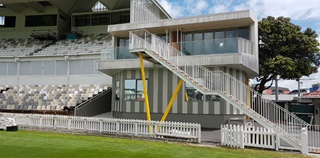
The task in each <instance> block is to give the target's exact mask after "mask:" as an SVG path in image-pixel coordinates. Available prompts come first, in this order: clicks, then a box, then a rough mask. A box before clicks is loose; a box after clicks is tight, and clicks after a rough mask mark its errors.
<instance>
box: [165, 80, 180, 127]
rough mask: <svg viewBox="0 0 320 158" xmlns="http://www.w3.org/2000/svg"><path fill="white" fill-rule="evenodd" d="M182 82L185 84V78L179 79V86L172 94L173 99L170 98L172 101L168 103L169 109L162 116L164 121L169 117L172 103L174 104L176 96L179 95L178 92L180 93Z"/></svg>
mask: <svg viewBox="0 0 320 158" xmlns="http://www.w3.org/2000/svg"><path fill="white" fill-rule="evenodd" d="M182 84H183V80H182V79H180V81H179V83H178V86H177V87H176V89H175V90H174V93H173V95H172V97H171V99H170V102H169V104H168V106H167V109H166V111H165V113H164V114H163V116H162V118H161V122H163V121H164V120H166V118H167V116H168V114H169V111H170V109H171V107H172V104H173V102H174V100H175V99H176V97H177V95H178V93H179V90H180V88H181V86H182Z"/></svg>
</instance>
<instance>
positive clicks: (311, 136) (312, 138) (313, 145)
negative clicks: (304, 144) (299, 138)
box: [308, 125, 320, 153]
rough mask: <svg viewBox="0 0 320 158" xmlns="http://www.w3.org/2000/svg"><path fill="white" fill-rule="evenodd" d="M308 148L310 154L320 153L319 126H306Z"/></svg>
mask: <svg viewBox="0 0 320 158" xmlns="http://www.w3.org/2000/svg"><path fill="white" fill-rule="evenodd" d="M308 146H309V151H310V152H316V153H320V125H309V126H308Z"/></svg>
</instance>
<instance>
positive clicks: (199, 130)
mask: <svg viewBox="0 0 320 158" xmlns="http://www.w3.org/2000/svg"><path fill="white" fill-rule="evenodd" d="M198 134H199V135H198V143H201V125H200V124H199V128H198Z"/></svg>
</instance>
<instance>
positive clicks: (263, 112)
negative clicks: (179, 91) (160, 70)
mask: <svg viewBox="0 0 320 158" xmlns="http://www.w3.org/2000/svg"><path fill="white" fill-rule="evenodd" d="M129 49H130V52H131V53H133V54H139V53H142V54H143V56H144V59H146V60H149V61H152V62H156V63H160V64H161V65H163V66H164V67H166V68H167V69H169V70H170V71H171V72H172V73H174V74H176V75H177V76H179V77H180V78H181V79H183V80H184V81H185V82H187V83H189V84H191V85H193V87H194V88H196V89H197V90H198V91H200V92H201V93H203V94H204V95H219V96H220V97H221V98H223V99H225V100H226V101H227V102H229V103H230V104H232V105H233V106H235V107H236V108H238V109H239V110H240V111H241V112H243V113H244V114H246V115H247V116H249V117H251V118H252V119H254V120H255V121H257V122H258V123H260V124H261V125H263V126H264V127H266V128H268V129H270V130H271V131H274V132H277V133H279V135H280V138H282V139H283V140H285V141H286V142H288V143H289V144H290V145H292V146H293V148H295V149H298V150H299V149H300V148H301V142H300V138H299V135H300V132H301V128H303V127H306V126H308V125H309V124H308V123H306V122H305V121H303V120H302V119H300V118H298V117H297V116H296V115H294V114H292V113H290V112H289V111H287V110H286V109H284V108H282V107H281V106H279V105H277V104H276V103H274V102H272V101H270V100H268V99H264V98H262V96H261V94H259V93H258V92H257V91H255V90H253V89H251V88H250V87H249V86H247V85H246V84H244V83H242V82H241V81H239V80H238V79H236V78H235V77H233V76H231V75H229V74H227V73H224V72H223V71H210V70H208V69H207V68H205V67H204V66H202V65H201V64H199V63H197V62H196V61H194V60H193V59H192V58H190V57H189V56H186V55H185V54H183V53H182V52H180V51H179V50H177V49H176V48H174V47H172V46H171V45H170V44H168V43H166V42H165V41H163V40H162V39H161V38H159V37H157V36H156V35H154V34H151V33H149V32H147V31H146V30H138V31H131V32H130V48H129Z"/></svg>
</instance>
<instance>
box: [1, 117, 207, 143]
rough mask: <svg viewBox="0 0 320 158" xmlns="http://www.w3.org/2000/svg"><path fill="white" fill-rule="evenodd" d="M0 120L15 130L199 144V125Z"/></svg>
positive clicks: (63, 119) (68, 119)
mask: <svg viewBox="0 0 320 158" xmlns="http://www.w3.org/2000/svg"><path fill="white" fill-rule="evenodd" d="M0 116H4V117H12V118H14V119H15V121H16V124H17V125H18V126H20V127H22V128H28V129H43V130H52V131H62V132H63V131H65V132H71V133H97V134H108V133H109V134H121V135H133V136H145V137H155V138H170V139H178V140H180V139H187V140H188V141H194V142H199V143H200V142H201V125H200V124H196V123H182V122H160V121H147V120H129V119H115V118H97V117H78V116H62V115H38V114H12V113H0ZM149 127H151V128H149Z"/></svg>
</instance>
